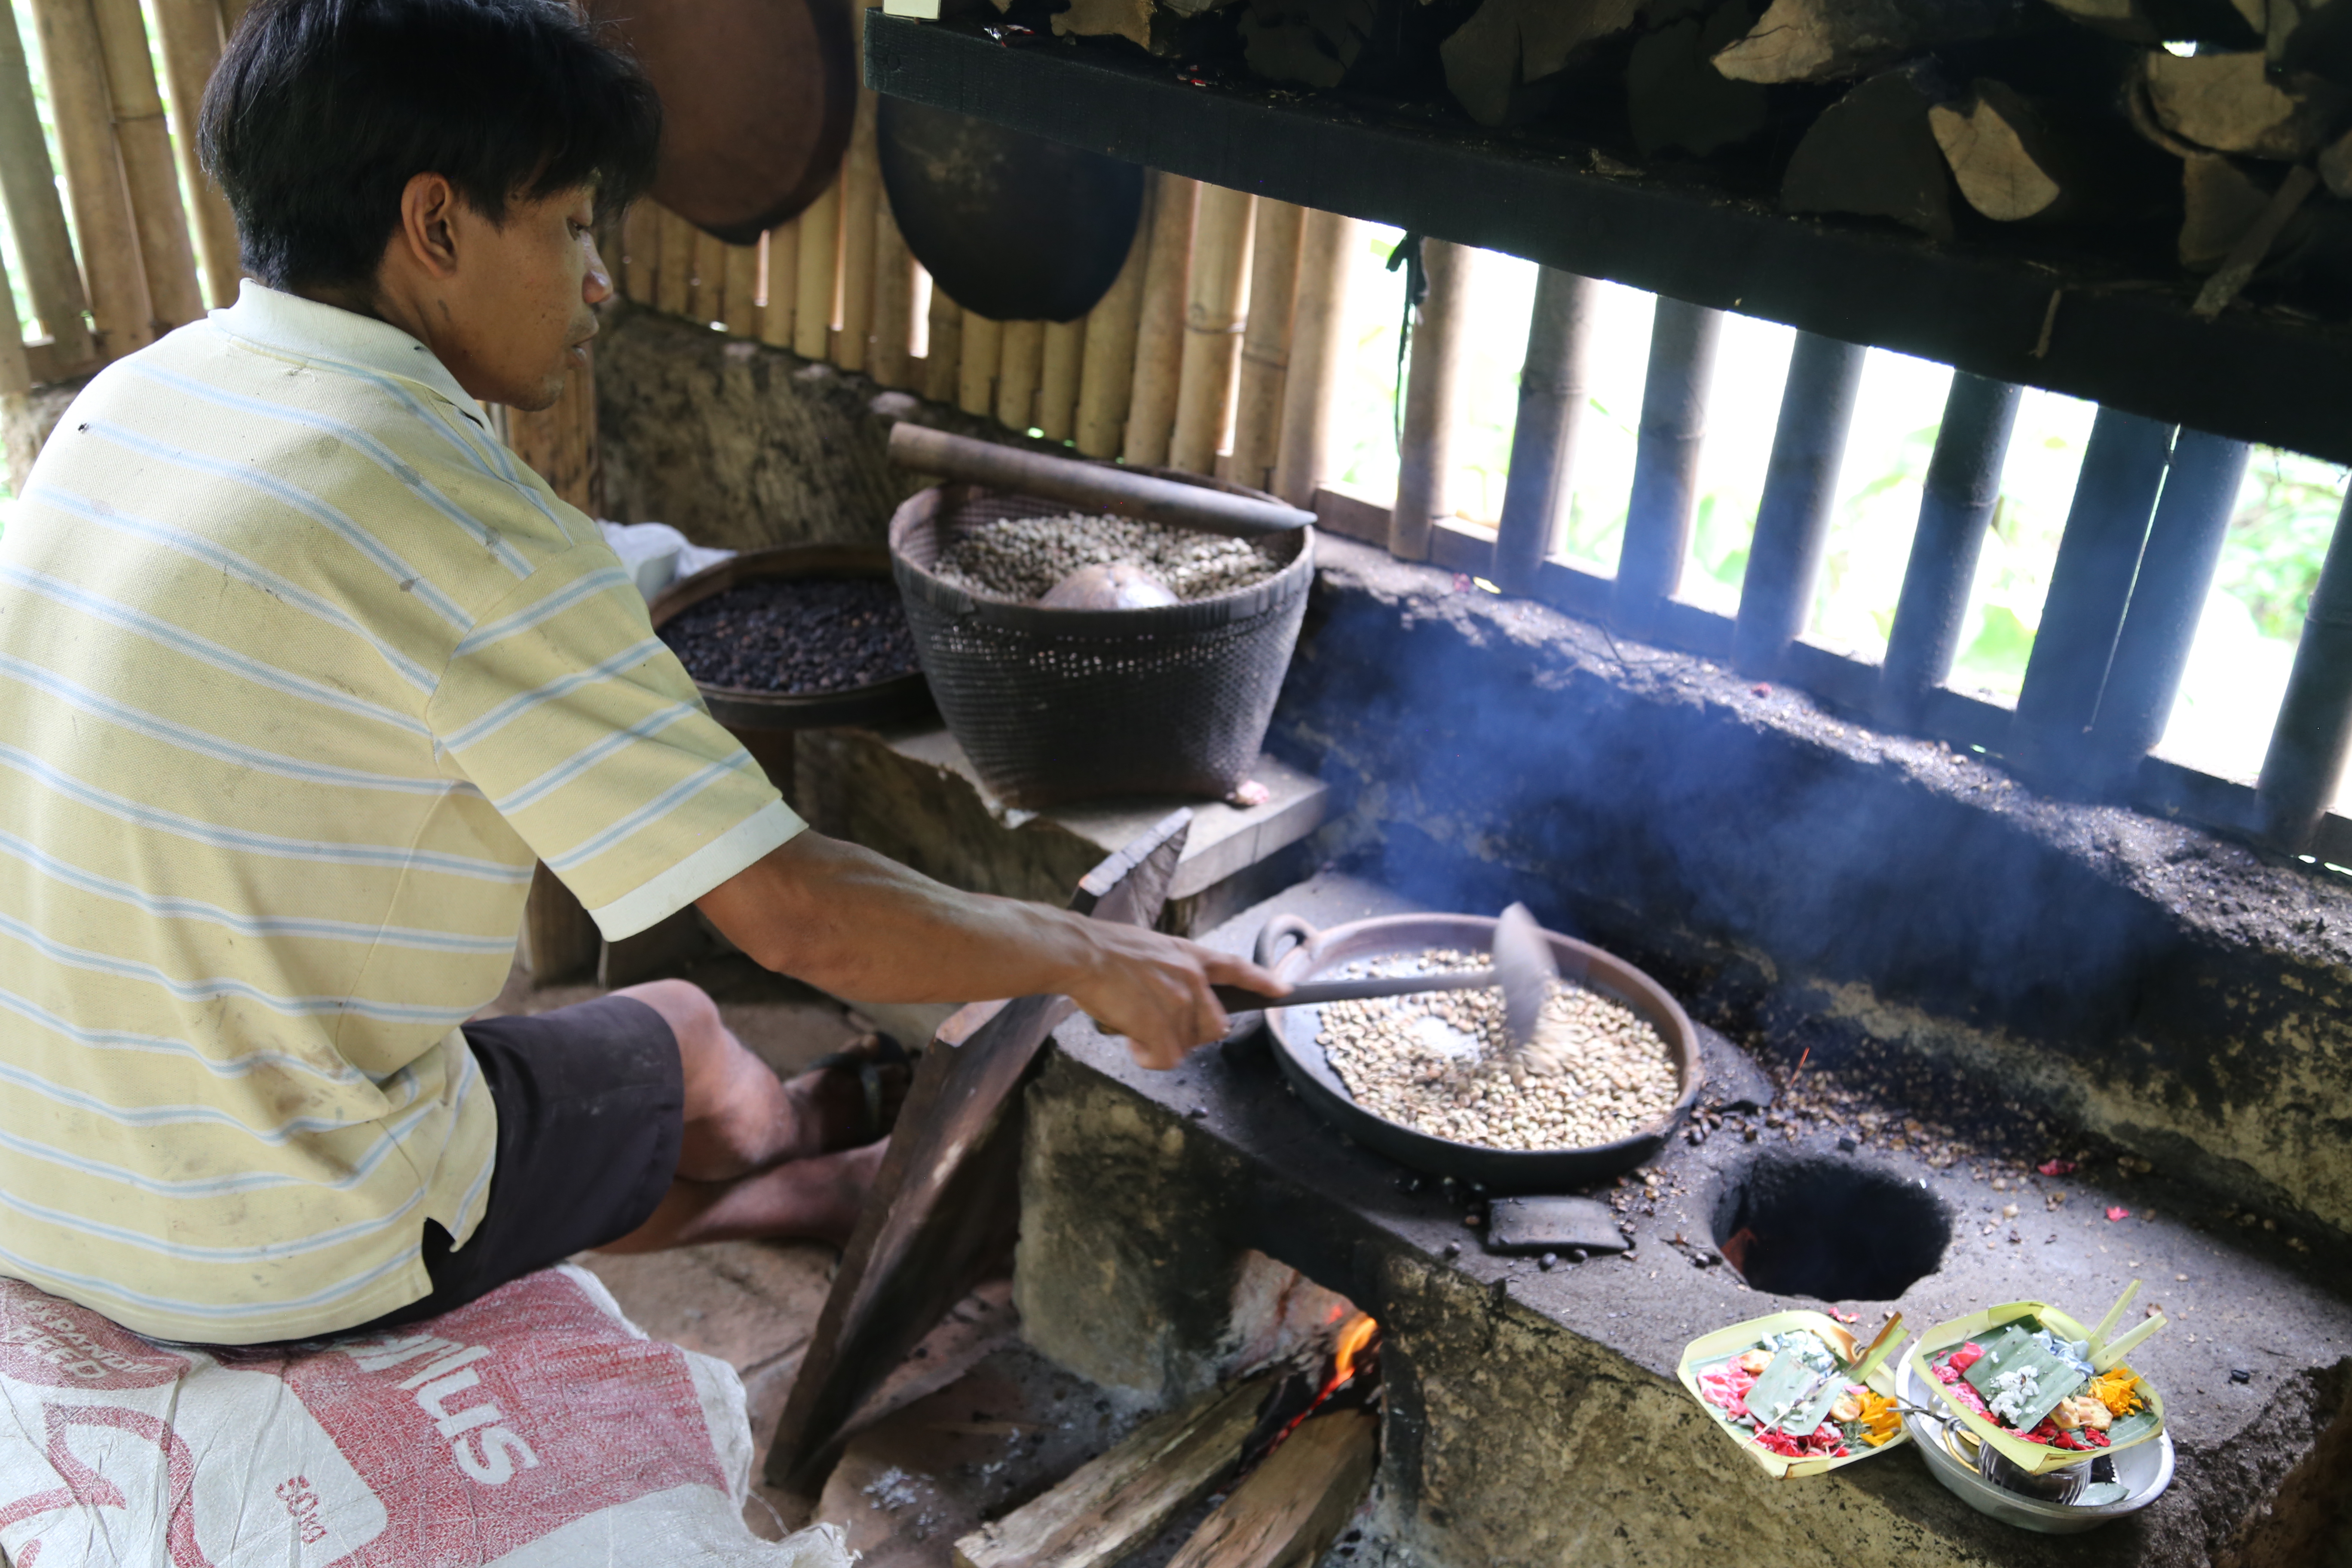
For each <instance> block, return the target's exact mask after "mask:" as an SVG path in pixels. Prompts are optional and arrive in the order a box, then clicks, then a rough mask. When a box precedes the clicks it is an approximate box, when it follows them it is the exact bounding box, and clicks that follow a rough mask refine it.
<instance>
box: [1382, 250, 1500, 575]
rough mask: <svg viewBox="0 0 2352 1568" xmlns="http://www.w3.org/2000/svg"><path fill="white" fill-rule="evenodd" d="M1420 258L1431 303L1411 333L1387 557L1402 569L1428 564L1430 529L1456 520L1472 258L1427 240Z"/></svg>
mask: <svg viewBox="0 0 2352 1568" xmlns="http://www.w3.org/2000/svg"><path fill="white" fill-rule="evenodd" d="M1421 254H1422V261H1423V266H1424V267H1425V268H1427V269H1428V272H1429V298H1428V299H1426V300H1423V301H1422V306H1421V321H1420V322H1419V324H1418V325H1416V326H1415V327H1414V328H1413V331H1412V364H1411V366H1410V368H1409V369H1408V371H1407V374H1406V377H1405V394H1404V438H1403V443H1402V449H1401V450H1400V451H1399V452H1398V454H1397V495H1396V507H1395V510H1392V511H1391V512H1390V513H1389V552H1390V553H1391V554H1392V555H1394V556H1396V557H1397V558H1398V559H1400V560H1403V561H1426V560H1428V559H1429V534H1430V529H1431V528H1432V526H1433V524H1434V523H1435V522H1436V521H1437V520H1438V519H1439V518H1441V517H1450V516H1452V515H1453V513H1454V500H1453V493H1452V492H1453V482H1454V412H1455V408H1456V405H1457V404H1458V402H1459V398H1458V397H1457V395H1456V394H1457V391H1458V389H1459V387H1460V385H1461V382H1462V349H1463V341H1462V340H1463V338H1464V336H1465V327H1466V325H1467V321H1466V318H1467V316H1468V314H1469V303H1470V279H1471V272H1472V269H1473V267H1474V260H1473V258H1475V257H1476V255H1477V254H1478V253H1477V252H1476V251H1475V250H1473V249H1471V248H1470V247H1468V246H1465V245H1455V244H1453V243H1452V242H1451V241H1448V240H1443V239H1425V240H1423V241H1422V246H1421Z"/></svg>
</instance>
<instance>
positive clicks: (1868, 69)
mask: <svg viewBox="0 0 2352 1568" xmlns="http://www.w3.org/2000/svg"><path fill="white" fill-rule="evenodd" d="M1055 29H1056V30H1057V31H1059V32H1064V33H1089V32H1116V33H1120V34H1123V35H1124V36H1126V37H1130V38H1132V39H1134V40H1135V41H1136V42H1138V43H1140V44H1143V45H1145V46H1146V47H1150V48H1153V49H1154V50H1155V51H1156V52H1160V53H1163V54H1170V53H1172V54H1178V55H1181V56H1183V57H1185V58H1193V59H1200V58H1210V59H1213V58H1216V56H1217V55H1218V54H1220V53H1222V52H1225V51H1230V52H1231V53H1232V54H1234V55H1235V56H1237V57H1238V63H1239V65H1240V67H1241V68H1244V69H1245V70H1246V71H1247V72H1248V73H1250V74H1252V75H1254V76H1255V77H1257V78H1260V79H1265V80H1268V81H1274V82H1280V83H1283V84H1286V85H1287V86H1291V87H1306V88H1317V89H1350V90H1355V91H1369V92H1380V93H1391V94H1397V95H1401V96H1405V97H1411V96H1413V95H1414V94H1415V92H1416V90H1417V89H1425V90H1427V91H1428V92H1430V93H1432V94H1433V93H1435V92H1437V91H1440V90H1443V91H1444V92H1445V93H1447V94H1450V96H1451V97H1452V99H1453V100H1454V102H1455V103H1456V104H1458V105H1459V106H1460V108H1461V109H1462V110H1464V111H1465V113H1467V114H1468V115H1469V116H1470V118H1471V119H1473V120H1475V121H1477V122H1478V123H1479V124H1481V125H1484V126H1488V127H1496V128H1502V127H1511V128H1515V129H1516V130H1517V131H1519V132H1521V133H1523V134H1536V135H1540V134H1541V133H1542V132H1545V131H1546V130H1547V129H1549V130H1554V131H1558V132H1561V133H1563V134H1564V135H1566V136H1568V137H1570V138H1574V139H1579V140H1581V141H1583V142H1586V143H1587V144H1589V145H1590V146H1591V148H1592V149H1594V156H1593V159H1592V163H1593V166H1594V167H1595V168H1596V169H1597V170H1598V171H1599V172H1601V173H1604V174H1616V175H1620V176H1634V175H1650V176H1656V177H1664V178H1671V179H1677V180H1686V179H1688V178H1689V177H1690V176H1692V175H1694V174H1695V175H1696V176H1698V177H1699V178H1700V179H1701V180H1702V181H1712V182H1713V183H1715V184H1717V185H1719V186H1720V187H1722V188H1723V189H1725V190H1726V191H1727V192H1728V193H1729V194H1734V195H1745V196H1750V197H1754V196H1769V197H1773V198H1777V200H1778V201H1779V202H1780V205H1782V206H1783V207H1784V208H1786V209H1787V210H1789V211H1790V212H1797V213H1830V214H1858V215H1864V216H1871V217H1877V218H1882V219H1889V220H1892V221H1893V222H1895V223H1897V224H1901V225H1904V226H1908V227H1910V228H1912V229H1916V230H1917V231H1919V232H1920V233H1922V234H1925V235H1927V236H1928V237H1931V238H1934V239H1937V240H1947V241H1948V240H1953V239H1956V238H1965V239H1969V240H1972V241H1974V240H1982V239H1987V238H1996V237H1999V236H2001V235H2002V234H2004V233H2014V234H2016V235H2017V236H2018V237H2019V238H2020V239H2021V242H2022V246H2021V247H2022V248H2023V249H2025V250H2027V251H2029V252H2036V251H2038V252H2044V253H2054V254H2055V255H2058V256H2060V257H2063V258H2067V259H2071V260H2074V261H2077V262H2082V263H2085V264H2088V265H2090V266H2091V267H2093V268H2095V269H2096V268H2098V267H2099V266H2100V264H2101V263H2102V262H2105V263H2106V264H2107V265H2106V268H2105V269H2106V270H2107V271H2109V272H2110V273H2112V272H2114V271H2116V270H2117V269H2118V267H2119V268H2120V269H2121V270H2123V271H2126V272H2130V273H2137V274H2141V275H2146V274H2147V273H2148V272H2149V271H2151V270H2155V271H2158V272H2162V271H2168V270H2170V269H2171V268H2172V267H2173V265H2174V264H2175V262H2176V261H2177V264H2178V266H2179V267H2180V268H2186V269H2187V270H2188V271H2189V272H2190V273H2193V274H2207V275H2212V280H2211V281H2210V282H2209V283H2208V284H2207V285H2206V287H2205V288H2204V289H2203V291H2202V293H2201V294H2200V306H2201V307H2202V308H2204V309H2207V310H2218V309H2220V308H2221V305H2223V304H2226V303H2227V302H2228V300H2229V299H2230V298H2231V297H2233V296H2234V295H2235V294H2236V293H2237V292H2238V291H2239V290H2240V289H2242V288H2243V287H2244V286H2245V285H2246V284H2247V283H2248V282H2249V281H2250V280H2253V281H2256V282H2258V283H2259V285H2260V287H2261V288H2262V289H2264V290H2265V291H2266V292H2267V295H2268V297H2270V298H2272V299H2273V300H2284V301H2286V302H2289V303H2293V304H2295V305H2299V306H2302V307H2303V308H2305V309H2306V310H2317V311H2323V312H2326V313H2328V314H2345V313H2352V268H2345V267H2343V266H2341V265H2339V263H2340V261H2341V260H2342V259H2343V258H2345V257H2346V255H2347V252H2352V0H1074V3H1073V4H1072V5H1070V7H1069V8H1068V9H1066V10H1065V11H1062V12H1060V13H1059V14H1058V15H1057V16H1055ZM2166 251H2169V252H2170V253H2171V255H2170V256H2169V257H2168V256H2165V255H2164V252H2166Z"/></svg>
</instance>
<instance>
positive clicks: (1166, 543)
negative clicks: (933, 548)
mask: <svg viewBox="0 0 2352 1568" xmlns="http://www.w3.org/2000/svg"><path fill="white" fill-rule="evenodd" d="M1089 566H1108V567H1119V566H1124V567H1127V568H1128V569H1129V571H1130V572H1131V573H1133V574H1139V576H1140V577H1141V578H1142V579H1144V580H1145V581H1146V582H1148V583H1149V584H1150V588H1158V589H1160V590H1164V591H1165V592H1166V593H1168V594H1169V595H1171V596H1172V600H1181V601H1185V602H1190V601H1192V600H1195V599H1207V598H1213V597H1214V596H1216V595H1219V594H1230V593H1234V592H1235V591H1237V590H1239V589H1243V588H1247V587H1251V586H1254V585H1255V584H1259V583H1263V582H1265V580H1266V579H1267V578H1269V577H1271V576H1273V575H1274V574H1276V573H1277V572H1279V571H1281V570H1282V563H1280V562H1279V561H1277V560H1276V558H1275V555H1274V553H1273V552H1271V551H1270V550H1269V549H1268V548H1267V547H1266V546H1265V544H1263V543H1260V542H1257V541H1255V540H1248V539H1229V538H1226V537H1225V536H1223V535H1222V534H1215V533H1202V532H1199V531H1196V530H1193V529H1189V528H1174V527H1171V526H1170V525H1169V524H1167V523H1164V522H1146V521H1141V520H1139V519H1137V518H1130V517H1089V516H1087V515H1085V514H1084V513H1080V512H1070V513H1066V514H1065V515H1062V516H1058V517H1014V518H997V519H993V520H992V521H987V522H983V523H980V524H977V525H975V526H972V527H969V528H965V529H962V530H960V531H958V532H957V533H956V535H955V536H954V538H953V539H951V540H950V542H949V543H948V547H947V548H946V549H945V550H944V551H942V552H940V558H939V560H938V562H937V563H935V564H934V565H933V566H932V568H931V570H932V571H933V572H934V573H935V574H938V575H939V576H940V578H941V579H942V580H944V581H946V582H949V583H952V584H955V585H956V586H957V587H959V588H961V589H963V590H964V592H966V593H968V594H974V595H979V596H981V597H982V598H989V599H1010V600H1013V601H1015V602H1020V601H1024V600H1025V601H1028V602H1030V603H1049V604H1050V603H1053V601H1052V600H1051V599H1050V598H1049V595H1053V594H1055V593H1056V592H1059V591H1060V589H1061V586H1062V585H1063V584H1066V583H1067V582H1068V581H1069V580H1070V579H1071V578H1073V577H1074V576H1076V574H1078V573H1080V572H1082V571H1084V569H1086V568H1087V567H1089ZM1139 587H1140V585H1139ZM1071 593H1072V594H1073V595H1076V598H1075V599H1074V600H1068V601H1064V602H1063V603H1061V604H1058V605H1055V607H1056V608H1071V609H1139V608H1147V607H1150V605H1155V604H1167V603H1171V599H1160V598H1159V597H1157V595H1152V594H1151V593H1150V589H1149V588H1143V589H1141V590H1140V597H1139V596H1138V595H1137V594H1135V593H1127V594H1125V595H1122V594H1121V593H1120V592H1119V591H1118V589H1116V588H1114V587H1113V586H1111V585H1109V584H1104V583H1101V582H1099V581H1095V580H1088V581H1087V582H1085V583H1082V584H1078V585H1076V586H1074V587H1073V588H1072V589H1071ZM1122 599H1123V600H1124V602H1122Z"/></svg>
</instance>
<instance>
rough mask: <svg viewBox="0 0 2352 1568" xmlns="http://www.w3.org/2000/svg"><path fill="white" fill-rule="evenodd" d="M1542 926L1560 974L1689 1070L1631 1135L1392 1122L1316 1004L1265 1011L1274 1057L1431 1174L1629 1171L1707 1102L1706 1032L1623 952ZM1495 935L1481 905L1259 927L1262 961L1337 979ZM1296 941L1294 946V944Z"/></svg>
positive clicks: (1297, 1080)
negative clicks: (1519, 1135) (1557, 1139)
mask: <svg viewBox="0 0 2352 1568" xmlns="http://www.w3.org/2000/svg"><path fill="white" fill-rule="evenodd" d="M1544 936H1545V938H1546V939H1547V940H1548V941H1549V942H1550V943H1551V950H1552V957H1553V959H1554V961H1555V962H1556V963H1559V973H1560V977H1561V978H1562V979H1564V980H1573V981H1576V982H1578V983H1580V984H1583V985H1587V986H1590V987H1591V989H1593V990H1595V991H1598V992H1600V993H1601V994H1602V995H1604V996H1610V997H1613V998H1615V999H1616V1000H1617V1001H1619V1002H1622V1003H1623V1004H1624V1005H1626V1006H1628V1007H1631V1008H1632V1009H1633V1011H1634V1012H1636V1013H1638V1014H1640V1015H1641V1016H1642V1017H1643V1019H1644V1020H1645V1021H1647V1022H1648V1023H1649V1024H1650V1026H1652V1027H1654V1028H1655V1029H1656V1030H1657V1031H1658V1033H1659V1034H1661V1035H1663V1036H1664V1037H1665V1040H1666V1045H1667V1048H1668V1049H1669V1050H1671V1051H1672V1052H1673V1053H1674V1058H1675V1071H1676V1072H1677V1074H1679V1076H1680V1078H1681V1079H1682V1093H1681V1095H1680V1096H1678V1097H1677V1098H1676V1099H1675V1104H1674V1109H1673V1110H1669V1111H1668V1112H1667V1113H1666V1114H1665V1115H1664V1117H1662V1118H1661V1119H1659V1120H1658V1121H1655V1122H1654V1123H1652V1124H1651V1125H1650V1126H1648V1127H1645V1128H1643V1130H1642V1131H1639V1132H1637V1133H1635V1134H1634V1135H1633V1136H1632V1137H1630V1138H1623V1139H1620V1140H1618V1141H1617V1142H1614V1143H1601V1144H1595V1145H1592V1146H1591V1147H1588V1148H1581V1149H1530V1150H1518V1149H1488V1148H1485V1147H1483V1146H1481V1145H1479V1144H1475V1143H1457V1142H1454V1141H1453V1140H1452V1139H1448V1138H1435V1137H1432V1136H1431V1135H1430V1134H1428V1133H1426V1132H1421V1131H1414V1130H1413V1129H1412V1128H1410V1127H1405V1126H1402V1125H1401V1124H1399V1123H1397V1122H1394V1121H1390V1120H1388V1119H1387V1118H1386V1117H1384V1116H1380V1115H1377V1114H1375V1113H1374V1112H1372V1111H1370V1110H1365V1109H1364V1108H1363V1107H1362V1106H1360V1105H1359V1104H1357V1103H1356V1100H1355V1099H1354V1097H1353V1096H1351V1095H1350V1094H1349V1092H1348V1089H1347V1086H1346V1085H1345V1084H1343V1083H1341V1082H1340V1081H1339V1075H1338V1074H1336V1073H1334V1072H1333V1071H1332V1070H1331V1066H1330V1063H1328V1061H1326V1060H1325V1059H1324V1056H1323V1047H1320V1046H1318V1045H1317V1044H1316V1043H1315V1037H1316V1035H1317V1033H1318V1028H1319V1026H1320V1014H1321V1011H1322V1010H1321V1009H1320V1008H1318V1007H1269V1008H1267V1009H1266V1014H1265V1026H1266V1033H1267V1035H1268V1036H1269V1037H1271V1038H1272V1040H1273V1042H1274V1057H1275V1060H1276V1063H1277V1064H1279V1066H1280V1067H1281V1068H1282V1074H1283V1077H1285V1078H1286V1079H1289V1081H1290V1085H1291V1087H1292V1088H1293V1089H1297V1091H1298V1094H1299V1097H1300V1098H1301V1099H1303V1100H1306V1101H1307V1104H1308V1105H1310V1106H1312V1107H1313V1108H1314V1109H1315V1111H1316V1113H1317V1114H1318V1115H1319V1116H1321V1117H1322V1118H1323V1120H1324V1121H1328V1122H1329V1123H1330V1124H1331V1125H1332V1126H1334V1127H1336V1128H1338V1129H1339V1131H1342V1132H1344V1133H1346V1134H1347V1135H1348V1136H1349V1137H1350V1138H1353V1139H1354V1140H1355V1141H1356V1142H1359V1143H1362V1144H1364V1145H1366V1146H1367V1147H1369V1148H1372V1149H1377V1150H1379V1151H1380V1152H1381V1153H1383V1154H1386V1155H1387V1156H1388V1157H1389V1158H1390V1159H1391V1160H1394V1161H1396V1162H1397V1163H1400V1164H1404V1165H1411V1166H1412V1167H1413V1168H1414V1169H1416V1170H1421V1171H1427V1172H1429V1173H1432V1174H1433V1175H1440V1176H1454V1177H1458V1178H1460V1179H1462V1180H1464V1181H1471V1182H1479V1183H1483V1184H1485V1185H1486V1187H1487V1188H1488V1189H1489V1190H1491V1191H1494V1192H1502V1193H1529V1192H1546V1193H1557V1192H1565V1191H1567V1190H1568V1189H1570V1188H1572V1187H1580V1186H1589V1185H1591V1184H1592V1183H1595V1182H1601V1181H1606V1180H1608V1179H1609V1178H1610V1177H1612V1176H1616V1175H1620V1174H1622V1173H1624V1172H1627V1171H1630V1170H1632V1169H1633V1167H1634V1166H1636V1165H1639V1164H1642V1163H1643V1162H1645V1161H1647V1160H1649V1159H1650V1158H1651V1157H1652V1156H1654V1155H1655V1154H1656V1153H1657V1152H1658V1151H1659V1150H1660V1149H1662V1148H1664V1146H1665V1142H1666V1140H1667V1139H1668V1138H1671V1137H1673V1136H1674V1132H1675V1128H1676V1127H1678V1126H1680V1125H1681V1124H1682V1122H1683V1121H1684V1119H1685V1118H1686V1117H1687V1116H1689V1115H1690V1110H1691V1107H1692V1106H1694V1105H1696V1103H1697V1102H1698V1093H1699V1088H1700V1086H1701V1084H1702V1083H1703V1081H1704V1079H1705V1072H1704V1069H1703V1068H1701V1067H1700V1065H1699V1058H1698V1036H1697V1033H1696V1031H1695V1030H1693V1029H1692V1027H1691V1021H1690V1017H1689V1016H1688V1015H1687V1014H1685V1012H1684V1011H1683V1009H1682V1005H1681V1004H1680V1003H1678V1002H1676V1001H1675V999H1674V997H1673V996H1671V995H1669V994H1667V992H1666V989H1665V987H1664V986H1662V985H1660V984H1658V983H1657V982H1656V981H1654V980H1653V979H1651V978H1650V977H1649V976H1648V975H1646V974H1644V973H1642V972H1641V971H1640V970H1638V969H1636V968H1634V967H1633V965H1632V964H1630V963H1626V962H1625V961H1624V960H1623V959H1622V958H1618V957H1615V956H1614V955H1612V954H1610V953H1607V952H1602V951H1601V949H1599V948H1597V947H1594V946H1592V945H1591V943H1589V942H1578V941H1577V940H1576V939H1575V938H1573V937H1565V936H1560V935H1559V934H1558V933H1556V932H1553V931H1546V932H1545V933H1544ZM1494 938H1495V922H1494V921H1492V920H1491V919H1487V918H1485V917H1482V916H1477V915H1390V916H1386V917H1383V918H1381V919H1379V920H1366V921H1349V923H1347V924H1345V925H1338V926H1333V927H1332V928H1330V929H1329V930H1328V931H1317V930H1316V929H1315V928H1314V927H1313V926H1310V925H1308V924H1307V922H1306V921H1302V920H1299V919H1297V917H1296V916H1292V915H1277V916H1276V917H1275V918H1274V919H1273V920H1271V921H1267V922H1266V925H1265V930H1264V931H1260V932H1259V933H1258V941H1257V961H1258V963H1261V964H1264V965H1265V967H1266V968H1268V969H1271V970H1273V971H1274V972H1275V973H1276V974H1277V975H1279V976H1280V977H1281V978H1282V979H1284V980H1286V981H1289V982H1291V983H1293V984H1296V983H1297V982H1299V981H1303V980H1312V979H1327V978H1329V977H1331V976H1332V974H1333V973H1334V972H1336V971H1337V970H1339V968H1341V967H1342V966H1343V965H1346V964H1349V963H1355V962H1356V961H1357V960H1359V959H1366V958H1384V957H1388V956H1390V955H1391V954H1394V953H1401V952H1420V951H1421V950H1422V949H1423V948H1431V947H1450V948H1455V949H1458V950H1461V951H1463V952H1486V951H1487V949H1488V948H1489V947H1490V946H1491V945H1492V943H1493V942H1494ZM1286 943H1291V944H1294V945H1289V946H1287V947H1286Z"/></svg>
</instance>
